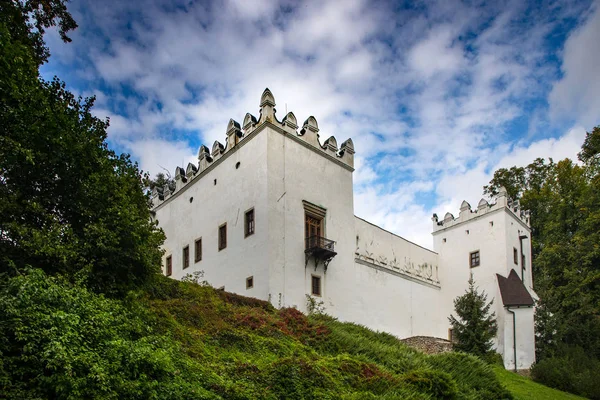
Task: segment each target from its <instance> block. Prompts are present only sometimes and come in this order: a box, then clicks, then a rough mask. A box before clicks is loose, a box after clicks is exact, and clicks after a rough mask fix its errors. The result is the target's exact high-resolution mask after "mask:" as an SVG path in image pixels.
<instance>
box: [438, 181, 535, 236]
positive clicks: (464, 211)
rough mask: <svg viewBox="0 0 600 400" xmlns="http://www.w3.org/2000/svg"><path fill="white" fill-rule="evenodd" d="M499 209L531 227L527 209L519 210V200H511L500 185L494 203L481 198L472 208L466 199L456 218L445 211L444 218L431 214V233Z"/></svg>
mask: <svg viewBox="0 0 600 400" xmlns="http://www.w3.org/2000/svg"><path fill="white" fill-rule="evenodd" d="M501 209H505V210H506V211H508V212H509V213H510V214H511V215H513V216H514V217H515V218H517V219H518V220H520V221H521V222H523V224H525V225H526V226H527V227H528V228H531V223H530V213H529V210H521V207H520V204H519V202H518V201H513V200H512V199H511V198H510V197H508V193H507V192H506V189H505V188H504V187H501V188H500V191H499V192H498V197H497V198H496V202H495V203H492V204H490V203H488V201H487V200H485V199H481V200H479V204H477V209H475V210H472V209H471V205H470V204H469V203H468V202H467V201H463V202H462V204H461V206H460V213H459V215H458V217H456V218H455V217H454V215H452V213H449V212H448V213H446V215H445V216H444V219H441V220H440V219H439V218H438V216H437V214H433V217H432V218H431V220H432V221H433V234H434V235H435V234H436V233H437V232H439V231H442V230H444V229H447V228H450V227H454V226H457V225H461V224H463V223H465V222H469V221H472V220H473V219H475V218H478V217H481V216H483V215H486V214H489V213H491V212H494V211H497V210H501Z"/></svg>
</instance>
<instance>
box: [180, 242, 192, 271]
mask: <svg viewBox="0 0 600 400" xmlns="http://www.w3.org/2000/svg"><path fill="white" fill-rule="evenodd" d="M181 263H182V265H183V268H182V269H186V268H189V266H190V245H189V244H188V245H187V246H185V247H184V248H183V250H182V251H181Z"/></svg>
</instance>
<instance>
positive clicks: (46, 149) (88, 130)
mask: <svg viewBox="0 0 600 400" xmlns="http://www.w3.org/2000/svg"><path fill="white" fill-rule="evenodd" d="M0 12H1V14H0V15H1V17H0V271H3V272H8V273H11V274H15V273H17V272H18V271H20V270H23V269H24V268H25V267H26V266H27V265H31V266H35V267H39V268H42V269H44V270H45V271H46V272H49V273H64V274H67V275H70V276H74V275H75V274H82V275H83V276H87V277H88V283H89V284H90V285H92V286H93V287H94V288H96V289H97V290H102V291H106V292H111V293H123V292H125V291H126V290H128V289H131V288H133V287H138V286H140V285H142V284H143V283H144V282H145V281H147V280H148V279H149V278H150V277H151V276H152V275H153V274H155V273H157V272H158V271H159V264H160V256H161V253H160V250H159V245H160V244H161V243H162V240H163V235H162V233H161V232H159V231H158V230H156V228H155V226H153V225H152V224H151V223H150V215H149V210H148V208H147V198H146V196H145V195H144V193H143V184H142V178H143V177H142V174H141V173H140V171H139V170H138V168H137V165H136V164H135V163H133V162H132V161H131V160H130V159H129V156H128V155H117V154H115V153H114V152H113V151H111V150H110V149H109V148H108V146H107V143H106V129H107V127H108V120H106V121H104V120H100V119H98V118H96V117H94V116H93V115H92V114H91V109H92V106H93V103H94V99H93V98H88V99H81V98H79V99H78V98H75V96H73V94H71V93H70V92H69V91H68V90H66V88H65V85H64V83H62V82H61V81H59V80H58V79H56V78H55V79H54V80H53V81H51V82H46V81H44V80H42V79H40V78H39V74H38V68H39V65H40V62H41V61H43V60H44V57H45V56H40V52H42V53H43V51H42V50H40V46H42V47H43V41H42V42H40V40H41V36H40V35H41V34H42V33H43V28H44V27H49V26H53V25H55V24H58V25H59V26H60V27H61V30H62V31H63V33H65V34H66V32H67V31H68V30H69V29H71V28H73V27H75V26H76V25H75V23H74V22H73V21H72V19H71V17H70V15H69V14H68V13H67V11H66V8H65V2H64V1H59V0H54V1H52V0H49V1H33V0H32V1H24V2H16V1H15V2H11V1H9V2H2V6H1V8H0ZM23 32H25V33H23ZM32 38H34V39H35V38H37V39H35V40H34V39H32ZM38 39H39V40H38ZM40 43H41V44H40ZM40 57H41V58H40Z"/></svg>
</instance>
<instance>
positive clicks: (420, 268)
mask: <svg viewBox="0 0 600 400" xmlns="http://www.w3.org/2000/svg"><path fill="white" fill-rule="evenodd" d="M275 114H276V111H275V99H274V97H273V95H272V93H271V92H270V91H269V89H266V90H265V91H264V93H263V95H262V97H261V101H260V114H259V116H258V117H257V118H256V117H254V116H252V115H251V114H246V116H245V118H244V121H243V124H242V125H240V124H239V123H237V122H235V121H233V120H230V121H229V124H228V126H227V131H226V138H227V140H226V143H225V144H221V143H219V142H215V143H214V145H213V146H212V149H210V150H209V149H208V148H207V147H206V146H201V147H200V151H199V154H198V164H193V163H190V164H189V165H188V166H187V168H186V169H183V168H182V167H178V168H177V170H176V172H175V182H176V184H175V187H174V188H173V187H168V186H165V187H164V188H162V189H161V188H159V189H155V190H154V191H153V193H152V202H153V210H152V211H153V215H154V218H155V219H156V220H157V221H158V225H159V226H160V227H161V228H162V229H163V230H164V232H165V234H166V241H165V243H164V250H165V255H164V262H163V270H164V272H165V274H167V275H169V276H171V277H173V278H175V279H181V278H182V277H184V276H185V275H187V274H189V273H193V272H195V271H203V272H204V279H206V280H207V281H208V282H209V283H210V284H211V285H212V286H214V287H217V288H219V287H222V288H224V289H225V290H227V291H230V292H235V293H239V294H243V295H246V296H251V297H256V298H259V299H263V300H268V301H270V302H271V303H272V304H273V305H274V306H276V307H297V308H298V309H300V310H302V311H307V307H309V305H308V304H309V301H308V298H312V299H315V301H314V302H313V304H314V303H315V302H316V303H321V302H322V307H323V308H324V310H325V312H327V313H328V314H330V315H332V316H334V317H336V318H338V319H340V320H342V321H351V322H355V323H359V324H362V325H365V326H367V327H369V328H371V329H375V330H380V331H386V332H389V333H391V334H393V335H395V336H397V337H399V338H406V337H412V336H434V337H441V338H448V337H449V336H451V335H452V332H451V330H450V324H449V322H448V316H449V315H450V314H451V313H453V312H454V305H453V300H454V299H455V298H456V297H458V296H460V295H462V294H463V293H464V292H465V290H466V288H467V286H468V283H467V282H468V280H469V277H470V276H471V274H472V275H473V277H474V279H475V282H476V284H477V286H478V287H479V289H480V290H484V291H485V292H486V293H487V294H488V299H493V300H494V305H493V307H492V308H493V310H494V312H495V314H496V318H497V321H498V326H499V329H498V334H497V337H496V339H495V347H496V349H497V351H498V352H499V353H500V354H501V355H502V356H503V359H504V364H505V366H506V368H515V360H516V368H518V369H525V368H529V367H530V366H531V364H532V363H533V362H534V361H535V345H534V343H535V338H534V322H533V313H534V298H535V293H534V292H533V289H532V275H531V229H530V224H529V215H528V214H527V213H525V212H523V211H521V210H520V209H519V207H518V204H516V203H514V202H512V201H511V200H510V199H509V198H508V197H507V195H506V192H505V191H501V192H500V194H499V196H498V198H497V200H496V202H495V203H494V204H488V202H487V201H485V200H481V201H480V202H479V204H478V205H477V208H476V209H472V208H471V206H470V205H469V204H468V203H467V202H466V201H465V202H463V204H462V205H461V208H460V214H459V216H458V217H456V218H455V217H454V216H453V215H452V214H450V213H448V214H446V215H445V217H444V218H443V219H439V218H438V217H437V216H436V215H435V214H434V216H433V237H434V250H435V251H431V250H428V249H426V248H423V247H421V246H418V245H416V244H414V243H412V242H410V241H408V240H406V239H404V238H402V237H400V236H398V235H395V234H393V233H391V232H388V231H386V230H384V229H382V228H380V227H378V226H376V225H373V224H371V223H369V222H368V221H365V220H363V219H361V218H358V217H356V216H355V215H354V203H353V184H352V173H353V171H354V145H353V143H352V140H351V139H347V140H346V141H344V142H343V143H341V145H338V143H337V140H336V139H335V137H333V136H331V137H329V138H328V139H326V140H324V141H322V140H321V138H320V135H319V127H318V124H317V121H316V119H315V118H314V117H312V116H311V117H309V118H308V119H307V120H306V121H305V122H304V123H303V124H302V126H299V124H298V120H297V119H296V117H295V115H294V114H293V113H291V112H289V113H288V114H287V115H285V116H284V117H283V119H281V120H278V119H277V118H276V115H275Z"/></svg>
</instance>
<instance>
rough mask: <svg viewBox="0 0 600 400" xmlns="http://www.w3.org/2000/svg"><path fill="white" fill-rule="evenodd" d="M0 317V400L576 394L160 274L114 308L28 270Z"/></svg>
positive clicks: (2, 300)
mask: <svg viewBox="0 0 600 400" xmlns="http://www.w3.org/2000/svg"><path fill="white" fill-rule="evenodd" d="M0 321H2V323H1V324H0V355H1V357H0V393H2V394H0V398H11V399H23V400H25V399H27V400H30V399H44V398H56V399H74V398H103V399H119V400H127V399H131V400H134V399H135V400H138V399H144V400H146V399H157V400H158V399H165V400H166V399H169V400H174V399H175V400H178V399H180V400H195V399H197V400H205V399H273V400H275V399H319V400H321V399H440V398H442V399H473V400H475V399H490V400H491V399H494V400H496V399H508V398H515V396H513V395H512V394H511V393H510V392H509V391H507V390H506V389H505V388H504V387H503V386H502V384H501V381H502V382H506V385H507V386H508V387H509V388H511V390H512V391H513V392H514V393H515V395H516V398H565V399H569V398H576V397H574V396H568V395H564V394H563V393H561V392H558V391H555V390H551V389H548V388H545V387H542V386H539V385H536V384H533V383H532V382H527V381H524V380H522V378H519V377H515V376H512V375H511V373H509V372H505V371H502V370H497V371H495V370H494V368H493V367H491V366H489V365H487V364H485V363H483V362H482V361H481V360H479V359H477V358H475V357H472V356H469V355H465V354H460V353H445V354H440V355H434V356H427V355H425V354H423V353H420V352H418V351H416V350H414V349H412V348H410V347H407V346H406V345H404V344H403V343H402V342H400V341H399V340H397V339H396V338H395V337H393V336H391V335H389V334H385V333H377V332H373V331H371V330H369V329H366V328H364V327H362V326H359V325H355V324H350V323H341V322H339V321H336V320H335V319H333V318H330V317H327V316H323V315H315V316H310V317H306V316H305V315H303V314H302V313H300V312H299V311H297V310H295V309H289V308H288V309H281V310H276V309H274V308H273V307H272V306H271V305H270V304H269V303H267V302H264V301H260V300H256V299H252V298H247V297H243V296H237V295H233V294H231V293H227V292H223V291H218V290H215V289H212V288H210V287H204V286H200V285H197V284H195V283H190V282H178V281H175V280H171V279H168V278H165V277H162V278H160V279H158V280H157V281H156V283H155V284H154V285H153V286H152V287H151V288H148V290H147V291H144V292H135V293H130V295H129V296H128V298H127V299H125V300H118V299H107V298H105V297H103V296H99V295H97V294H95V293H92V292H89V291H88V290H86V289H85V288H84V287H82V286H78V285H74V284H72V283H70V282H69V281H67V280H66V279H63V278H60V277H48V276H46V275H45V274H44V273H43V272H42V271H41V270H31V271H29V272H27V273H25V274H23V275H19V276H15V277H13V278H10V279H9V280H7V281H5V282H2V284H0ZM40 371H43V372H44V373H40ZM497 375H498V376H499V377H500V379H499V378H498V377H497ZM524 382H526V383H527V384H525V383H524ZM3 395H4V396H3ZM536 395H537V396H538V397H534V396H536Z"/></svg>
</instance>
